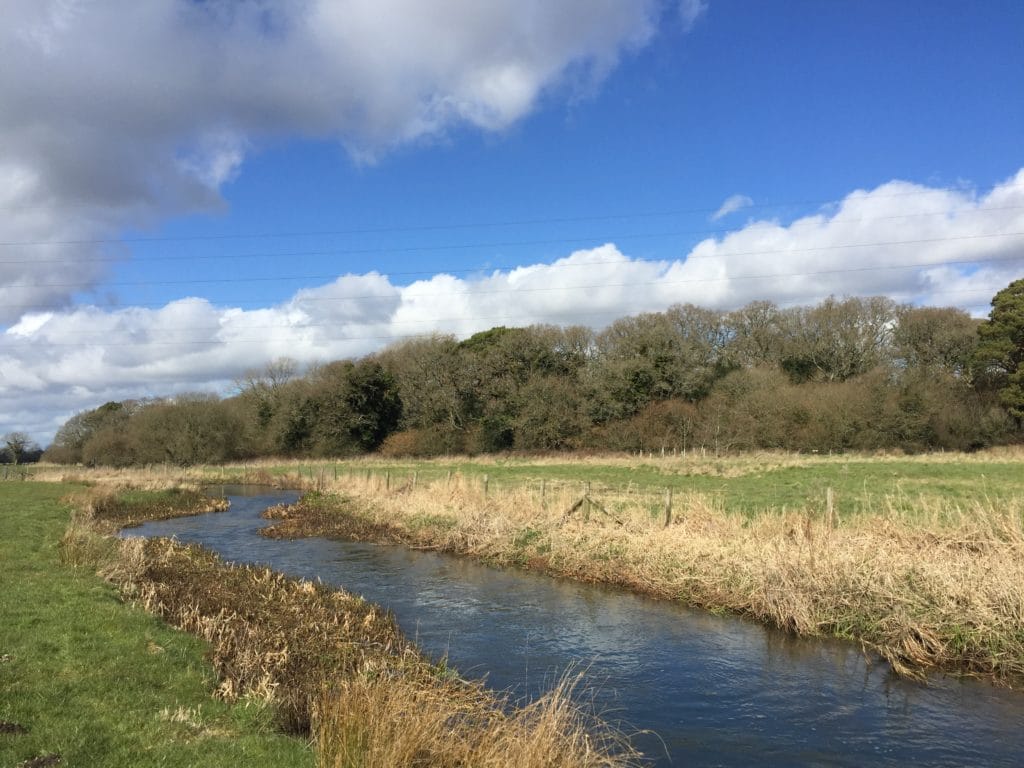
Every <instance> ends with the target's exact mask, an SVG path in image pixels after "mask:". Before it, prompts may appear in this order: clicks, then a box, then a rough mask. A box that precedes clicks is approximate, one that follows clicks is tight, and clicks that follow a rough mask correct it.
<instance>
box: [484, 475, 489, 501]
mask: <svg viewBox="0 0 1024 768" xmlns="http://www.w3.org/2000/svg"><path fill="white" fill-rule="evenodd" d="M490 483H491V479H490V478H489V477H488V476H487V475H484V496H487V488H488V486H489V485H490Z"/></svg>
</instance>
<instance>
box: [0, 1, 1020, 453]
mask: <svg viewBox="0 0 1024 768" xmlns="http://www.w3.org/2000/svg"><path fill="white" fill-rule="evenodd" d="M10 6H11V7H10V9H9V11H5V16H6V17H7V18H8V19H9V20H10V23H8V24H7V25H6V29H5V31H3V32H0V42H2V43H5V44H3V45H0V51H3V53H0V211H2V213H0V222H3V223H0V240H2V241H3V242H5V243H7V245H4V246H0V248H2V250H3V252H2V253H0V259H2V260H3V261H4V262H5V263H2V264H0V303H2V304H3V312H4V313H5V316H4V317H3V318H2V319H0V322H3V323H4V324H5V325H4V327H5V329H6V330H5V333H4V335H5V338H4V339H3V340H2V341H0V374H2V378H0V432H5V431H8V430H10V429H24V430H26V431H29V432H30V433H32V434H33V435H35V436H37V439H39V440H40V441H41V442H46V440H48V439H49V437H50V435H51V434H52V431H53V430H54V429H55V428H56V426H57V425H59V423H60V422H61V421H63V420H64V419H66V418H67V417H68V416H70V415H71V414H73V413H74V412H76V411H77V410H80V409H82V408H86V407H94V406H96V405H99V404H101V403H102V402H104V401H105V400H108V399H121V398H124V397H132V396H156V395H161V394H171V393H174V392H178V391H184V390H196V389H209V390H213V391H218V392H227V391H230V387H231V384H230V382H231V381H232V379H233V378H234V377H235V376H237V375H238V374H239V373H240V372H241V371H242V370H244V369H245V368H248V367H253V366H258V365H260V364H261V363H262V362H266V361H267V360H269V359H272V358H273V357H277V356H280V355H290V356H293V357H295V358H296V359H298V360H299V361H300V362H302V363H310V362H314V361H317V360H326V359H333V358H336V357H340V356H345V355H360V354H365V353H367V352H370V351H372V350H373V349H376V348H379V347H380V346H382V345H383V344H386V343H388V342H390V341H395V340H400V339H401V338H403V337H406V336H409V335H415V334H423V333H430V332H434V331H440V332H450V333H454V334H456V335H457V336H465V335H466V334H468V333H471V332H473V331H475V330H480V329H482V328H486V327H490V326H492V325H496V324H506V325H521V324H527V323H532V322H556V323H573V322H576V323H584V324H588V325H592V326H594V327H601V326H602V325H604V324H606V323H608V322H610V321H611V320H613V319H614V318H615V317H617V316H619V315H622V314H626V313H631V312H637V311H645V310H658V309H663V308H665V307H666V306H668V305H669V304H671V303H674V302H679V301H692V302H694V303H698V304H704V305H707V306H713V307H716V308H720V309H732V308H735V307H736V306H740V305H742V304H743V303H746V302H747V301H750V300H754V299H771V300H774V301H777V302H779V303H780V304H799V303H811V302H814V301H818V300H820V299H821V298H823V297H825V296H828V295H830V294H836V295H842V294H850V295H874V294H886V295H890V296H893V297H894V298H896V299H897V300H899V301H903V302H908V303H919V304H939V305H955V306H961V307H963V308H965V309H968V310H969V311H972V312H974V313H975V314H978V313H983V312H984V311H985V306H986V305H987V302H988V300H989V299H990V298H991V295H992V294H993V293H994V292H995V290H998V289H999V288H1001V287H1003V286H1004V285H1005V284H1006V283H1008V282H1009V281H1010V280H1011V279H1014V278H1015V277H1019V276H1020V274H1021V273H1022V271H1024V234H1021V233H1024V174H1022V173H1021V171H1022V168H1024V97H1022V96H1024V46H1022V44H1021V40H1022V39H1024V4H1021V3H1019V2H1009V1H1007V2H1002V1H1000V0H985V1H984V2H951V1H949V0H939V1H930V2H923V1H922V2H900V3H890V2H854V1H853V0H850V1H849V2H846V1H843V0H836V1H835V2H820V1H814V2H811V1H810V0H808V1H807V2H796V1H793V0H789V1H787V2H785V3H752V2H740V1H738V0H737V1H730V0H707V2H701V0H686V1H685V2H681V3H680V2H678V1H677V0H672V1H671V2H670V1H669V0H664V1H663V2H657V1H656V0H590V1H589V2H584V1H583V0H563V2H561V3H542V2H539V0H537V1H536V2H527V1H526V0H520V2H504V1H498V0H495V2H494V3H491V4H489V5H488V4H479V3H470V2H468V0H436V1H435V2H434V3H422V2H420V3H412V2H411V1H410V0H387V1H386V2H376V3H371V2H368V1H366V0H351V1H350V2H336V3H329V2H327V1H326V0H301V2H294V3H284V2H273V1H272V0H265V1H264V2H248V3H234V4H229V3H218V2H213V3H206V4H194V3H190V2H186V1H185V0H154V1H153V2H152V3H149V4H142V7H140V8H134V9H133V10H132V11H131V12H128V13H125V12H120V13H118V12H114V11H113V10H111V9H110V8H109V7H106V6H105V5H104V4H102V3H91V2H70V3H69V2H61V3H59V2H55V1H54V2H30V1H29V0H24V1H21V0H17V1H15V2H13V3H11V4H10ZM424 9H427V10H426V11H424ZM268 30H269V31H268ZM4 36H6V38H7V39H6V40H4V39H3V37H4ZM5 59H7V60H6V61H5ZM3 73H6V74H3ZM730 198H731V199H732V200H733V201H734V202H735V205H733V206H732V208H734V210H731V211H729V212H721V215H719V216H716V215H715V213H716V211H719V209H720V207H721V206H723V204H724V203H725V201H727V200H729V199H730ZM18 244H20V245H18Z"/></svg>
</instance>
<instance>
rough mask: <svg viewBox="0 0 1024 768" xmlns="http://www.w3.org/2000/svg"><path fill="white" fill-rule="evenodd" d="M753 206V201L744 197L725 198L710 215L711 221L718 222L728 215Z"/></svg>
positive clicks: (732, 196)
mask: <svg viewBox="0 0 1024 768" xmlns="http://www.w3.org/2000/svg"><path fill="white" fill-rule="evenodd" d="M753 204H754V201H753V200H751V199H750V198H749V197H747V196H746V195H730V196H729V197H727V198H725V201H724V202H723V203H722V204H721V205H720V206H719V207H718V210H717V211H715V212H714V213H713V214H711V220H712V221H718V220H719V219H722V218H725V217H726V216H728V215H729V214H730V213H736V211H739V210H741V209H743V208H748V207H750V206H751V205H753Z"/></svg>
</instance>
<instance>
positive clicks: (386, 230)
mask: <svg viewBox="0 0 1024 768" xmlns="http://www.w3.org/2000/svg"><path fill="white" fill-rule="evenodd" d="M859 191H863V192H865V194H866V195H869V196H870V198H871V199H872V200H885V199H898V198H907V197H919V196H922V197H923V196H925V195H933V194H936V193H942V192H946V191H948V190H943V189H923V190H914V191H907V192H894V193H891V194H885V195H879V194H874V193H872V192H870V191H865V190H855V192H851V193H848V194H847V195H846V196H845V197H844V198H842V199H840V200H836V199H834V198H832V199H825V200H796V201H790V202H776V203H755V204H751V205H748V206H744V207H743V208H741V209H738V210H737V211H736V212H739V211H740V210H763V209H771V208H789V207H796V206H806V205H818V206H825V205H834V204H838V203H842V202H846V201H847V200H849V198H850V195H853V194H855V193H856V192H859ZM39 207H40V208H42V207H45V206H39ZM25 208H26V209H28V208H30V206H26V207H25ZM720 208H721V206H716V207H714V208H681V209H673V210H664V211H641V212H633V213H607V214H591V215H586V216H558V217H548V218H530V219H506V220H496V221H486V222H454V223H451V224H415V225H401V226H387V227H362V228H359V227H353V228H348V229H328V230H293V231H286V232H250V233H219V234H211V235H159V236H151V237H145V236H139V237H99V238H76V239H67V240H16V241H7V242H0V246H4V247H15V246H45V245H55V246H68V245H112V244H122V243H170V242H202V241H211V242H214V241H224V240H257V239H278V238H289V237H327V236H336V235H368V234H394V233H399V232H402V233H411V232H438V231H452V230H459V229H484V228H492V227H515V226H539V225H544V224H572V223H580V222H588V221H615V220H624V219H642V218H658V217H665V216H684V215H694V214H701V213H703V214H713V213H716V212H717V211H718V210H720ZM6 210H11V207H8V208H6ZM15 210H17V208H15Z"/></svg>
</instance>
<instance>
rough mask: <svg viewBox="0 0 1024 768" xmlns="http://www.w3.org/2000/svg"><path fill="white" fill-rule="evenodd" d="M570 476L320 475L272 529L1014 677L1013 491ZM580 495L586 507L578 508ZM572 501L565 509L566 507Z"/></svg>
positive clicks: (1022, 515)
mask: <svg viewBox="0 0 1024 768" xmlns="http://www.w3.org/2000/svg"><path fill="white" fill-rule="evenodd" d="M580 495H581V491H580V489H579V486H578V485H577V486H575V487H566V486H561V487H557V488H556V487H552V488H546V489H545V493H544V495H543V496H542V495H541V493H540V491H538V489H537V488H536V487H531V488H524V487H518V488H511V489H504V490H503V491H501V492H495V491H494V490H493V489H491V490H490V491H489V492H488V493H486V494H485V493H484V490H483V487H482V485H481V483H480V482H479V480H477V479H474V480H472V481H467V480H465V479H462V478H459V477H454V478H451V479H448V480H441V481H437V482H433V483H418V484H416V485H415V486H413V485H412V483H411V482H408V481H407V482H406V483H405V484H404V485H399V484H395V485H393V486H392V487H391V488H390V490H385V489H384V488H383V487H382V484H381V480H380V478H379V477H371V478H369V479H366V478H365V477H360V476H352V477H342V478H339V480H338V481H336V482H335V481H331V482H328V483H326V484H325V487H324V488H323V491H322V492H320V493H313V494H309V495H308V496H307V497H306V498H305V499H304V500H303V501H302V502H300V503H299V504H298V505H296V506H294V507H291V508H284V509H280V510H276V511H275V512H274V513H272V516H273V517H276V518H277V519H278V522H277V524H276V525H275V526H273V527H272V528H270V529H268V530H267V534H268V535H271V536H282V537H290V536H302V535H314V534H315V535H328V536H332V535H333V536H337V537H342V538H355V539H365V540H375V541H392V542H400V543H404V544H407V545H410V546H414V547H419V548H429V549H437V550H443V551H448V552H454V553H459V554H464V555H469V556H472V557H476V558H479V559H482V560H484V561H487V562H491V563H495V564H498V565H518V566H526V567H531V568H535V569H539V570H543V571H547V572H550V573H553V574H558V575H562V576H568V577H571V578H575V579H579V580H583V581H591V582H601V583H607V584H614V585H619V586H623V587H627V588H629V589H632V590H636V591H639V592H643V593H646V594H650V595H655V596H658V597H663V598H668V599H675V600H681V601H683V602H685V603H687V604H690V605H695V606H702V607H707V608H711V609H715V610H726V611H730V612H733V613H737V614H741V615H744V616H749V617H751V618H754V619H757V620H759V621H762V622H764V623H766V624H769V625H772V626H776V627H781V628H784V629H786V630H789V631H792V632H795V633H798V634H801V635H808V636H822V635H830V636H838V637H844V638H849V639H854V640H857V641H859V642H862V643H863V644H865V645H866V646H868V647H870V648H872V649H874V650H876V651H877V652H878V653H880V654H881V655H882V656H883V657H884V658H885V659H887V660H888V661H889V662H890V663H891V664H892V666H893V668H894V669H895V670H897V671H898V672H900V673H902V674H907V675H915V674H920V673H922V672H924V671H927V670H929V669H945V670H956V671H960V672H965V673H971V674H985V675H993V676H995V677H996V678H998V679H1000V680H1003V681H1005V682H1008V683H1015V684H1016V683H1019V682H1020V681H1021V680H1024V590H1022V589H1021V584H1024V524H1022V520H1024V501H1022V500H1021V499H1020V498H1018V499H1014V500H1012V501H1009V502H1006V503H1001V504H999V505H997V504H996V503H994V502H991V501H988V500H985V499H981V500H976V501H974V502H971V503H970V504H967V505H954V504H952V503H950V502H945V501H942V500H939V499H936V498H927V497H921V498H920V499H907V498H903V497H894V496H891V497H886V498H885V499H884V501H883V502H882V503H880V504H875V506H874V511H873V512H871V513H865V514H859V515H855V516H850V517H848V518H840V517H839V516H838V515H837V514H836V513H835V512H834V510H832V508H831V507H830V506H829V505H828V504H827V503H825V502H823V503H822V505H820V506H819V507H818V508H816V509H814V510H798V511H788V512H781V513H780V512H776V511H772V512H765V513H762V514H758V515H753V516H744V515H740V514H733V513H730V512H727V511H726V510H725V509H723V507H722V505H721V504H720V503H719V502H716V501H715V500H714V499H711V498H709V497H706V496H702V495H700V494H694V493H691V494H684V495H677V496H676V497H675V498H674V499H673V504H672V506H673V514H672V519H671V523H670V524H669V525H668V526H666V525H665V519H664V513H663V509H662V505H663V502H662V500H661V499H660V498H659V497H652V496H650V495H647V494H638V493H625V492H617V493H616V492H610V491H608V492H605V493H602V494H596V493H595V494H593V495H594V496H595V498H594V499H593V500H592V501H593V503H589V504H588V503H587V502H584V503H583V504H581V505H576V502H577V501H579V500H580V498H579V497H580ZM588 507H589V509H588ZM570 509H571V510H572V511H571V513H569V514H567V513H568V512H569V510H570Z"/></svg>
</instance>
